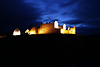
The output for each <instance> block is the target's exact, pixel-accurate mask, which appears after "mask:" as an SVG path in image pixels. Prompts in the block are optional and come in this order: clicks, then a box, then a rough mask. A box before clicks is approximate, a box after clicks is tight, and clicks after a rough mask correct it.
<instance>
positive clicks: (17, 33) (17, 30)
mask: <svg viewBox="0 0 100 67" xmlns="http://www.w3.org/2000/svg"><path fill="white" fill-rule="evenodd" d="M13 35H14V36H17V35H21V32H20V30H19V29H18V28H16V29H15V30H14V32H13Z"/></svg>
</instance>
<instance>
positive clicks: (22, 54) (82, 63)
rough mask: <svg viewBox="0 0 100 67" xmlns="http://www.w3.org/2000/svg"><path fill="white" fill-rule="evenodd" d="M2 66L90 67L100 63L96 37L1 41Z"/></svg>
mask: <svg viewBox="0 0 100 67" xmlns="http://www.w3.org/2000/svg"><path fill="white" fill-rule="evenodd" d="M0 42H1V44H0V54H1V66H10V67H15V66H16V67H41V66H42V67H90V66H93V65H94V66H96V65H99V63H100V55H99V53H100V43H99V42H100V38H99V36H84V35H61V34H48V35H31V36H29V35H21V36H6V37H4V38H1V39H0Z"/></svg>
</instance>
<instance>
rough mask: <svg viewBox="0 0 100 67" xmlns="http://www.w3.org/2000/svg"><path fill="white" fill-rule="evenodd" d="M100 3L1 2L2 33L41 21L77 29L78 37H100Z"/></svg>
mask: <svg viewBox="0 0 100 67" xmlns="http://www.w3.org/2000/svg"><path fill="white" fill-rule="evenodd" d="M99 3H100V0H0V23H1V24H0V32H9V31H10V32H12V31H13V30H14V29H15V28H16V27H18V28H19V29H20V30H21V31H25V30H26V29H27V28H29V27H30V26H31V24H33V25H38V26H39V25H40V23H41V22H43V23H46V22H53V21H54V20H58V22H59V24H60V25H62V24H66V25H67V26H74V25H75V26H76V29H77V33H78V34H89V35H91V34H100V4H99Z"/></svg>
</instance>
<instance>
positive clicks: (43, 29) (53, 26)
mask: <svg viewBox="0 0 100 67" xmlns="http://www.w3.org/2000/svg"><path fill="white" fill-rule="evenodd" d="M25 33H28V34H29V35H33V34H53V33H60V34H76V28H75V26H73V28H70V27H68V30H66V25H65V24H63V25H62V26H60V25H58V22H57V21H55V22H54V23H50V22H49V23H45V24H43V23H41V24H40V28H37V26H34V27H32V28H31V29H30V30H29V29H27V30H26V31H25Z"/></svg>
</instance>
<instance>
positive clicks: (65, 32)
mask: <svg viewBox="0 0 100 67" xmlns="http://www.w3.org/2000/svg"><path fill="white" fill-rule="evenodd" d="M60 33H61V34H69V30H65V29H60Z"/></svg>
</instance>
